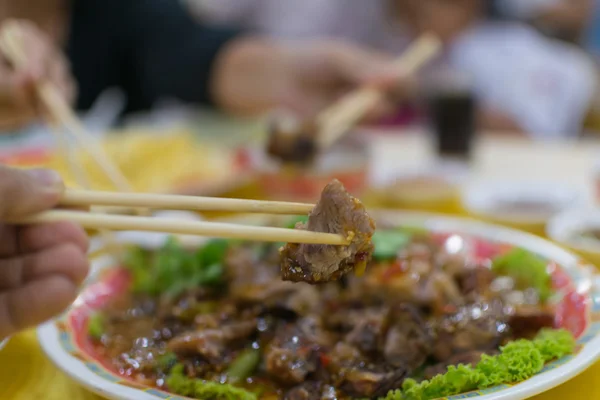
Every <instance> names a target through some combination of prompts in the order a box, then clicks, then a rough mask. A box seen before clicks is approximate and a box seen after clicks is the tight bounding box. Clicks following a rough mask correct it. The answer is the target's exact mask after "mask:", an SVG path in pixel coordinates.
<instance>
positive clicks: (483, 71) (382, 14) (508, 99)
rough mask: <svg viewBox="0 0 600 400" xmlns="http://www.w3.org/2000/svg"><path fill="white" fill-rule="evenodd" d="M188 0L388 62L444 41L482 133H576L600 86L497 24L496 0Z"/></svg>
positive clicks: (231, 19)
mask: <svg viewBox="0 0 600 400" xmlns="http://www.w3.org/2000/svg"><path fill="white" fill-rule="evenodd" d="M187 1H188V2H189V4H190V7H191V8H192V10H193V11H194V14H195V15H196V16H197V17H198V18H199V19H200V20H202V21H205V22H207V23H208V22H213V23H215V24H235V25H237V26H240V27H244V28H248V29H253V30H255V31H257V32H259V33H263V34H268V35H271V36H273V37H276V38H285V39H290V38H300V39H307V38H310V39H316V38H323V37H327V38H332V37H334V38H343V39H346V40H348V41H351V42H355V43H359V44H361V45H365V46H369V47H371V48H373V49H375V50H379V51H384V52H386V53H387V54H390V55H392V54H399V53H400V52H401V51H402V50H404V49H405V48H406V46H407V45H408V44H409V43H410V41H411V40H413V39H414V38H415V37H416V36H417V35H418V34H420V33H423V32H433V33H435V34H437V35H438V36H439V37H440V38H441V39H442V40H443V41H444V42H445V43H446V53H445V57H443V59H442V60H440V63H439V65H438V68H437V70H453V71H455V73H457V74H459V75H464V76H466V77H467V78H468V79H469V80H470V84H471V85H472V87H473V90H474V91H475V93H476V95H477V96H478V97H479V100H480V103H481V104H482V107H481V112H480V116H479V119H480V122H481V124H480V125H481V128H482V129H490V130H503V131H512V132H522V133H526V134H528V135H529V136H531V137H538V138H552V137H564V136H574V135H577V134H578V133H579V132H580V131H581V129H582V125H583V121H584V119H585V116H586V114H587V113H588V110H589V108H590V105H591V101H592V98H593V95H594V93H595V90H596V86H597V79H596V74H595V69H594V65H593V63H592V62H591V60H590V59H589V58H588V57H587V56H586V55H585V54H584V53H583V52H582V51H580V50H579V49H577V48H576V47H574V46H569V45H567V44H565V43H561V42H557V41H554V40H551V39H548V38H546V37H545V36H543V35H542V34H540V33H538V32H537V31H536V30H535V29H533V28H531V27H529V26H527V25H525V24H521V23H518V22H509V21H504V20H499V19H497V16H498V13H497V11H498V8H500V9H501V7H499V4H497V3H496V1H502V0H495V1H491V0H373V1H362V0H329V1H327V2H322V1H319V0H304V1H301V2H300V1H279V0H187ZM515 1H517V0H515ZM518 1H520V0H518ZM565 1H566V0H565ZM569 1H570V0H569ZM578 1H584V0H575V2H578ZM523 2H524V1H523ZM573 14H577V13H575V12H573ZM549 15H550V14H549ZM577 15H579V14H577ZM576 19H577V18H575V17H573V18H570V17H567V16H565V18H564V21H563V25H562V26H564V27H571V28H572V29H573V30H576V29H575V28H576V27H577V24H576V23H575V22H573V23H569V21H571V20H576ZM548 20H550V16H548ZM435 70H436V68H432V69H430V72H431V71H435ZM424 78H425V79H424V80H429V76H427V75H426V76H425V77H424Z"/></svg>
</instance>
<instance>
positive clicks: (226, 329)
mask: <svg viewBox="0 0 600 400" xmlns="http://www.w3.org/2000/svg"><path fill="white" fill-rule="evenodd" d="M255 331H256V321H255V320H250V321H240V322H237V321H236V322H231V323H228V324H226V325H223V326H221V327H215V328H209V329H205V328H200V329H198V330H195V331H192V332H186V333H184V334H181V335H179V336H176V337H174V338H173V339H171V340H170V341H169V342H168V344H167V348H168V349H169V350H171V351H173V352H175V353H178V354H198V355H201V356H202V357H204V358H205V359H207V360H210V361H214V362H218V361H219V360H220V359H221V358H222V356H223V354H224V352H225V350H226V349H227V346H228V345H229V344H231V343H233V342H235V341H238V340H242V339H245V338H247V337H249V336H251V335H252V334H253V333H254V332H255Z"/></svg>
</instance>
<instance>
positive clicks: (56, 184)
mask: <svg viewBox="0 0 600 400" xmlns="http://www.w3.org/2000/svg"><path fill="white" fill-rule="evenodd" d="M27 173H28V174H29V175H30V176H31V177H32V178H33V179H35V180H36V181H37V182H38V183H39V184H40V185H41V186H44V187H45V188H47V189H49V190H52V191H61V190H63V189H64V183H63V180H62V177H61V176H60V174H59V173H58V172H56V171H53V170H51V169H41V168H40V169H29V170H27Z"/></svg>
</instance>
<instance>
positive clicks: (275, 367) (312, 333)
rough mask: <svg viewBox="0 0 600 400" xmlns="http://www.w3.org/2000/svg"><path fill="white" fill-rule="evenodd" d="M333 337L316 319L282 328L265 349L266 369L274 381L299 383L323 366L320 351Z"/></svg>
mask: <svg viewBox="0 0 600 400" xmlns="http://www.w3.org/2000/svg"><path fill="white" fill-rule="evenodd" d="M329 341H330V339H329V338H328V337H327V336H326V334H325V333H324V331H323V330H322V329H321V326H320V322H319V321H317V320H315V319H314V318H310V317H307V318H303V319H301V320H299V321H298V322H297V323H296V324H290V325H287V326H283V327H281V328H280V329H278V331H277V333H276V334H275V338H274V339H273V340H272V341H271V342H270V343H269V345H268V346H267V348H266V350H265V354H264V357H265V368H266V372H267V374H268V375H269V376H270V377H271V378H272V379H274V380H277V381H278V382H281V383H283V384H286V385H297V384H300V383H302V382H304V381H305V380H306V379H307V377H308V376H309V375H311V374H315V373H316V372H317V369H318V368H319V366H320V363H321V360H320V354H321V353H322V352H324V351H325V349H326V348H327V346H328V345H329Z"/></svg>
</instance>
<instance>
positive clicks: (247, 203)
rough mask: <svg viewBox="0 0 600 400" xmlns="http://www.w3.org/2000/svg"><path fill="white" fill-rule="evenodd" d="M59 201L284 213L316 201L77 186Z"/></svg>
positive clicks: (299, 212) (309, 206)
mask: <svg viewBox="0 0 600 400" xmlns="http://www.w3.org/2000/svg"><path fill="white" fill-rule="evenodd" d="M60 204H61V205H64V206H91V205H96V206H122V207H144V208H155V209H164V210H196V211H229V212H238V213H259V214H284V215H305V214H308V213H309V212H310V211H311V210H312V208H313V207H314V204H305V203H287V202H280V201H260V200H244V199H228V198H218V197H197V196H181V195H166V194H145V193H116V192H99V191H90V190H77V189H68V190H66V191H65V193H64V194H63V197H62V199H61V201H60Z"/></svg>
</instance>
